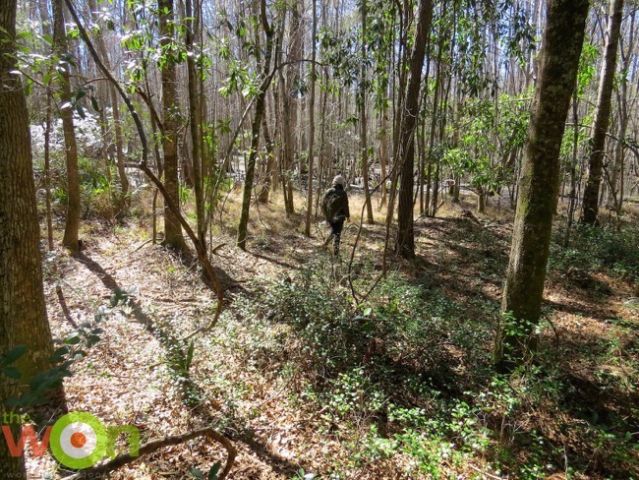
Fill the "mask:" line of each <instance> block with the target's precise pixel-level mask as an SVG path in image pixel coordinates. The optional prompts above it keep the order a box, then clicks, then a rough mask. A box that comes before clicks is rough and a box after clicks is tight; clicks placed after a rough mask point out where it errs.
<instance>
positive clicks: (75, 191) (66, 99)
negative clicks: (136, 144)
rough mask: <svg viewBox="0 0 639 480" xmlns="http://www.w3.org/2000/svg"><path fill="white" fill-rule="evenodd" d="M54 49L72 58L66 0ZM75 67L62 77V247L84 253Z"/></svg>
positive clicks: (57, 10) (58, 14)
mask: <svg viewBox="0 0 639 480" xmlns="http://www.w3.org/2000/svg"><path fill="white" fill-rule="evenodd" d="M53 45H54V51H55V54H56V55H57V56H58V57H59V58H64V57H65V56H66V55H68V52H69V46H68V43H67V34H66V29H65V24H64V12H63V9H62V0H54V1H53ZM70 68H71V65H70V64H69V63H68V62H65V63H64V71H63V72H61V73H60V75H59V80H60V101H61V105H60V116H61V117H62V130H63V132H64V147H65V153H66V157H65V158H66V167H67V218H66V224H65V227H64V237H63V240H62V243H63V245H64V246H65V247H67V248H68V249H69V250H71V252H72V253H78V252H79V251H80V244H79V241H78V230H79V228H80V177H79V174H78V146H77V143H76V139H75V127H74V126H73V106H72V104H71V83H70V81H69V73H70V72H69V70H70Z"/></svg>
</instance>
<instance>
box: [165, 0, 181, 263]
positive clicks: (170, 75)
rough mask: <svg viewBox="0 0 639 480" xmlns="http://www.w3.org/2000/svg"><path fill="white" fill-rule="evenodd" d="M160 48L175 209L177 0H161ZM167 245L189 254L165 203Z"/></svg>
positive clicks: (177, 188)
mask: <svg viewBox="0 0 639 480" xmlns="http://www.w3.org/2000/svg"><path fill="white" fill-rule="evenodd" d="M158 9H159V15H160V35H161V40H160V46H161V49H162V61H161V69H160V74H161V80H162V112H163V117H164V118H163V121H162V125H163V127H164V130H163V132H162V133H163V135H162V150H163V152H164V187H165V188H166V191H167V193H168V194H169V196H170V197H171V200H172V201H173V203H174V204H175V205H177V206H178V207H179V205H180V180H179V177H178V155H177V130H178V118H179V108H178V105H177V91H176V82H177V78H176V62H177V58H176V55H177V54H176V52H175V35H174V32H175V18H174V11H173V0H159V1H158ZM164 244H165V245H166V246H168V247H170V248H172V249H174V250H176V251H185V250H186V243H185V242H184V237H183V236H182V227H181V225H180V221H179V219H178V217H177V216H176V215H175V213H174V212H173V211H172V210H171V209H170V208H169V206H168V205H167V203H166V202H164Z"/></svg>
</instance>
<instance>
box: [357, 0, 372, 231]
mask: <svg viewBox="0 0 639 480" xmlns="http://www.w3.org/2000/svg"><path fill="white" fill-rule="evenodd" d="M360 9H361V15H362V47H361V54H362V58H361V67H360V80H359V81H360V86H359V108H360V119H359V122H360V125H359V128H360V130H359V141H360V155H361V159H362V165H361V167H362V179H363V182H364V201H365V202H366V223H369V224H373V223H375V220H374V219H373V202H372V201H371V193H370V190H369V186H368V183H369V182H368V177H369V170H368V136H367V133H368V119H367V117H366V91H367V86H368V85H367V82H368V80H367V79H366V56H367V48H366V41H367V39H366V20H367V18H366V15H367V11H366V9H367V6H366V0H362V2H361V6H360Z"/></svg>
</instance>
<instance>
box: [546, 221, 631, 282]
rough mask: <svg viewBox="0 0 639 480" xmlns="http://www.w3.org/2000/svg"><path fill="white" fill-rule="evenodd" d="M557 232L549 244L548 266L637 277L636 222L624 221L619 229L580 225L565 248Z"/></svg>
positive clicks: (564, 269) (557, 268) (561, 236)
mask: <svg viewBox="0 0 639 480" xmlns="http://www.w3.org/2000/svg"><path fill="white" fill-rule="evenodd" d="M562 238H563V234H561V235H557V236H556V238H555V242H553V244H552V248H551V255H550V266H551V268H554V269H555V270H559V271H568V270H569V269H570V268H573V269H574V268H577V269H581V270H585V271H604V272H606V273H609V274H612V275H615V276H618V277H621V278H625V279H630V280H634V281H637V280H639V226H636V225H627V226H625V227H623V228H622V229H621V231H615V230H613V229H611V228H607V227H591V226H587V225H579V226H578V227H577V228H576V229H575V231H574V232H573V236H572V239H571V242H570V246H569V247H567V248H564V247H563V246H562V245H561V243H560V241H561V239H562Z"/></svg>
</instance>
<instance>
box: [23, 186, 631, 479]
mask: <svg viewBox="0 0 639 480" xmlns="http://www.w3.org/2000/svg"><path fill="white" fill-rule="evenodd" d="M277 200H279V198H278V199H277ZM237 201H238V199H237V198H235V197H231V198H230V200H229V202H228V204H227V205H226V208H227V213H226V214H225V217H224V218H223V225H224V226H223V227H222V228H220V230H219V231H218V232H216V237H215V238H214V241H213V245H219V244H221V243H225V244H226V245H224V246H223V247H221V248H219V250H218V251H217V253H216V255H215V256H214V263H215V265H216V266H218V267H220V268H221V269H222V270H224V271H225V272H226V273H227V274H228V275H229V276H230V277H231V278H232V279H233V280H234V282H235V287H233V288H232V289H231V290H230V291H229V292H228V296H229V300H230V302H229V304H228V306H227V308H226V309H225V311H224V313H223V315H222V317H221V319H220V321H219V322H218V324H217V325H216V326H215V327H214V328H213V329H212V330H211V331H209V332H206V333H204V334H200V335H196V336H194V337H193V338H192V340H183V338H184V337H186V336H187V335H188V334H189V333H190V332H193V331H194V330H195V329H197V328H198V327H201V326H204V325H207V324H208V322H209V321H210V319H211V318H212V314H213V312H214V310H215V306H216V303H215V297H214V296H213V295H212V294H211V292H210V291H209V290H207V288H206V287H205V286H204V284H203V282H202V281H201V279H200V276H199V275H198V272H197V270H196V268H195V267H193V266H190V265H188V264H185V263H183V262H181V261H180V260H179V259H178V258H176V257H175V256H174V255H172V254H170V253H169V252H167V251H166V250H165V249H163V248H162V247H161V246H159V245H155V244H153V243H151V242H150V241H149V238H150V227H149V218H148V215H147V216H143V217H142V220H138V221H135V222H134V221H133V220H131V221H129V223H128V224H127V225H126V226H113V225H111V226H105V224H104V223H103V222H102V223H101V222H97V221H93V222H92V221H87V222H85V223H84V231H83V232H82V238H83V239H84V247H83V252H82V254H81V255H80V256H79V257H76V258H73V257H70V256H68V255H66V254H64V253H62V252H60V251H57V252H55V254H52V255H50V256H49V257H48V259H47V261H46V262H45V277H46V285H45V288H46V293H47V300H48V313H49V319H50V322H51V326H52V329H53V333H54V337H56V338H57V339H64V338H68V337H69V336H73V335H75V334H74V332H77V331H78V329H85V330H86V329H87V328H89V329H92V328H99V329H100V331H99V337H100V338H99V341H98V342H97V343H95V344H94V345H92V346H90V347H88V348H86V356H85V357H83V358H81V359H79V360H77V361H76V362H75V363H74V365H73V368H72V371H73V375H72V376H71V377H69V378H67V379H66V380H65V391H66V398H67V403H68V409H69V410H72V411H87V412H91V413H92V414H94V415H96V416H98V417H99V418H101V419H102V420H103V421H104V422H105V423H106V424H107V425H124V424H133V425H135V426H137V427H138V428H140V430H141V432H142V437H143V439H144V440H148V439H154V438H162V437H166V436H168V435H175V434H180V433H185V432H187V431H190V430H194V429H197V428H201V427H203V426H210V425H214V426H215V427H216V428H217V429H218V430H219V431H221V432H224V433H225V434H226V435H227V436H228V437H229V438H230V439H231V440H232V441H233V443H234V445H235V446H236V448H237V450H238V456H237V458H236V462H235V465H234V467H233V470H232V472H231V475H230V478H232V479H237V480H239V479H285V478H298V479H312V478H315V479H319V478H322V479H335V480H337V479H362V480H364V479H371V480H372V479H376V480H380V479H400V478H404V479H418V478H456V479H466V478H468V479H470V478H477V479H479V478H493V479H494V478H504V479H505V478H511V479H532V478H546V477H548V476H550V475H551V474H558V475H559V476H557V477H555V478H564V477H562V476H560V475H566V476H567V477H566V478H584V479H585V478H593V479H603V478H620V479H621V478H624V479H625V478H633V477H634V478H639V449H638V448H637V441H638V437H639V393H638V389H637V385H638V383H639V341H638V339H637V338H638V337H637V328H638V327H639V300H638V299H637V297H638V296H639V292H636V291H634V290H633V289H635V288H636V286H635V285H634V284H633V280H630V279H631V278H632V276H631V275H630V276H629V274H628V272H620V271H619V269H620V268H621V267H623V262H621V263H622V265H621V266H620V265H619V262H616V263H615V262H612V263H611V262H608V261H602V262H603V263H601V262H600V263H597V264H596V268H595V267H593V262H594V261H595V260H596V258H594V257H596V256H597V255H595V254H593V250H586V249H585V248H584V249H582V248H581V247H582V246H583V245H581V244H580V242H581V241H582V240H583V238H584V237H583V236H582V237H576V238H575V239H574V240H573V243H574V244H576V246H575V247H571V248H569V249H561V248H560V247H559V244H558V243H555V244H553V253H552V259H551V262H550V267H549V268H550V273H549V279H548V282H547V288H546V291H545V304H544V321H543V323H542V324H541V326H540V342H539V355H538V357H537V359H536V360H535V362H532V363H531V364H529V365H527V366H525V367H523V368H522V369H520V370H518V371H516V372H514V373H513V374H511V375H508V376H505V375H497V374H495V373H494V372H493V370H492V368H491V363H490V362H491V353H492V346H493V340H494V335H495V330H496V327H497V324H498V322H499V319H500V316H499V313H498V312H499V303H500V295H501V289H502V282H503V277H504V272H505V268H506V265H507V260H508V249H509V245H510V233H511V221H512V220H511V217H512V214H511V213H510V212H509V211H506V210H501V211H496V210H493V211H490V212H489V215H487V216H486V217H481V218H480V221H479V222H476V221H474V220H472V219H465V218H460V211H459V210H455V209H453V208H447V209H445V210H443V211H442V212H441V215H440V216H439V217H438V218H428V219H421V218H420V219H419V220H417V222H416V241H417V245H416V247H417V255H418V258H417V261H416V262H415V263H414V264H412V265H408V264H403V263H399V262H397V261H396V260H395V259H391V260H390V262H389V265H390V273H389V275H388V277H387V278H386V279H384V280H382V281H381V282H380V283H379V284H378V285H377V286H376V289H375V290H373V292H372V293H371V294H370V296H368V297H367V298H362V296H363V295H362V294H363V292H366V291H368V290H369V289H370V287H371V286H372V285H373V283H374V281H375V279H376V278H377V277H378V275H379V272H380V268H381V253H380V252H381V251H382V248H383V242H384V234H385V232H384V227H383V224H382V221H381V220H382V214H381V213H377V214H376V216H377V218H376V220H378V221H377V224H376V225H372V226H369V225H365V226H364V230H363V232H362V236H361V241H360V244H359V246H358V249H357V251H356V253H355V257H354V261H353V265H352V268H351V279H352V281H353V288H354V289H355V290H356V291H357V292H358V293H359V296H358V301H357V302H356V301H354V300H353V298H352V295H351V287H350V284H349V282H348V281H347V272H348V258H349V256H350V252H351V248H352V245H353V243H354V240H355V234H356V231H357V226H356V225H357V224H358V222H357V221H358V218H357V217H358V215H354V219H353V220H354V222H353V224H351V225H350V226H348V227H347V228H346V231H345V234H344V241H343V246H342V256H343V260H342V261H341V262H334V261H332V260H331V257H330V256H329V254H328V252H327V250H325V249H322V248H321V244H322V241H323V239H324V237H323V235H325V233H326V232H325V231H324V227H323V226H321V224H318V226H316V227H315V229H314V238H311V239H308V238H306V237H304V236H303V234H302V233H301V232H302V227H301V225H302V221H303V219H302V217H301V216H298V217H295V218H293V219H291V220H286V219H285V216H284V214H283V212H282V211H281V210H280V209H279V207H277V206H276V205H275V204H269V205H260V206H259V209H256V210H254V213H253V219H252V221H251V228H250V231H251V232H252V237H250V238H249V241H248V245H249V248H248V251H246V252H244V251H241V250H238V249H237V248H235V246H234V239H233V237H232V235H231V234H232V232H233V228H234V226H233V225H232V224H231V223H230V220H229V221H228V222H227V218H228V219H231V218H236V215H235V213H234V209H237V208H238V205H237ZM358 202H360V201H359V200H358V199H354V203H356V204H357V203H358ZM298 204H301V203H298ZM360 205H361V203H360ZM352 211H353V212H355V211H357V213H359V211H360V207H358V206H356V205H354V206H353V207H352ZM494 218H500V219H499V220H494ZM491 219H492V220H491ZM575 235H581V234H578V233H575ZM615 238H616V237H615ZM615 241H616V240H615ZM597 245H599V243H597ZM615 245H617V244H615ZM593 248H595V247H593ZM597 248H598V247H597ZM611 248H612V247H611ZM631 248H632V247H631ZM614 249H617V250H618V248H617V246H615V247H614ZM598 251H599V250H597V252H598ZM615 251H616V250H615ZM602 265H603V266H602ZM608 267H609V268H608ZM56 286H59V287H61V290H62V292H63V299H64V302H61V301H60V296H59V295H58V294H57V293H56ZM224 458H225V454H224V451H223V449H222V448H221V447H220V446H219V445H216V444H211V443H210V442H207V441H204V440H202V439H198V440H193V441H190V442H188V443H184V444H181V445H178V446H172V447H167V448H165V449H163V450H161V451H159V452H157V453H155V454H152V455H148V456H143V457H141V458H140V459H139V460H137V461H136V462H135V463H132V464H130V465H128V466H126V467H124V468H121V469H119V470H118V471H117V472H115V473H112V474H110V476H109V477H108V478H113V479H165V478H166V479H184V478H200V477H199V476H200V475H201V472H207V471H208V468H210V466H211V465H212V464H213V463H214V462H216V461H222V462H223V461H224ZM28 469H29V473H30V475H31V477H30V478H34V479H35V478H37V479H40V478H62V477H64V476H65V474H66V472H65V471H64V470H61V469H60V467H57V466H56V465H55V462H53V460H52V459H50V458H47V457H44V458H30V459H29V461H28ZM56 469H58V470H56ZM195 469H199V470H195ZM58 476H59V477H58ZM202 478H206V474H204V476H203V477H202Z"/></svg>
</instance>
